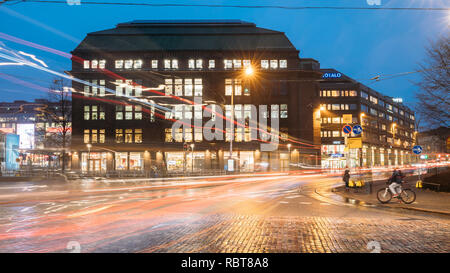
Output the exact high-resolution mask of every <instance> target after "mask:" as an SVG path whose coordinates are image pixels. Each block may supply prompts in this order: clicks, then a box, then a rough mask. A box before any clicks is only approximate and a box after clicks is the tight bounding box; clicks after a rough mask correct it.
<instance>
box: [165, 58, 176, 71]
mask: <svg viewBox="0 0 450 273" xmlns="http://www.w3.org/2000/svg"><path fill="white" fill-rule="evenodd" d="M164 69H178V60H176V59H173V60H168V59H165V60H164Z"/></svg>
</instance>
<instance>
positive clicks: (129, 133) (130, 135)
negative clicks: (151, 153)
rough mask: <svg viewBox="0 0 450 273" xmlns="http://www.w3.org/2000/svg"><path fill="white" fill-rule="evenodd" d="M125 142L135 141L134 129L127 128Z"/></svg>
mask: <svg viewBox="0 0 450 273" xmlns="http://www.w3.org/2000/svg"><path fill="white" fill-rule="evenodd" d="M125 143H133V129H125Z"/></svg>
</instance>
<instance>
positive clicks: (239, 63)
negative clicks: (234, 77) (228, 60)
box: [233, 60, 242, 68]
mask: <svg viewBox="0 0 450 273" xmlns="http://www.w3.org/2000/svg"><path fill="white" fill-rule="evenodd" d="M233 66H234V68H241V67H242V61H241V60H233Z"/></svg>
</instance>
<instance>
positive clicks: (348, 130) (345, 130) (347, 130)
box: [342, 124, 352, 134]
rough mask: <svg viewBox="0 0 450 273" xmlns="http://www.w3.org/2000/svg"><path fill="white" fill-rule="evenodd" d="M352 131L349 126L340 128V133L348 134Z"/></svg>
mask: <svg viewBox="0 0 450 273" xmlns="http://www.w3.org/2000/svg"><path fill="white" fill-rule="evenodd" d="M351 131H352V126H350V125H348V124H347V125H344V127H342V132H343V133H344V134H350V132H351Z"/></svg>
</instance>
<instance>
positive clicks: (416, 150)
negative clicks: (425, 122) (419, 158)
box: [412, 145, 423, 155]
mask: <svg viewBox="0 0 450 273" xmlns="http://www.w3.org/2000/svg"><path fill="white" fill-rule="evenodd" d="M412 151H413V153H415V154H416V155H420V154H421V153H422V151H423V149H422V146H420V145H416V146H414V147H413V149H412Z"/></svg>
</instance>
